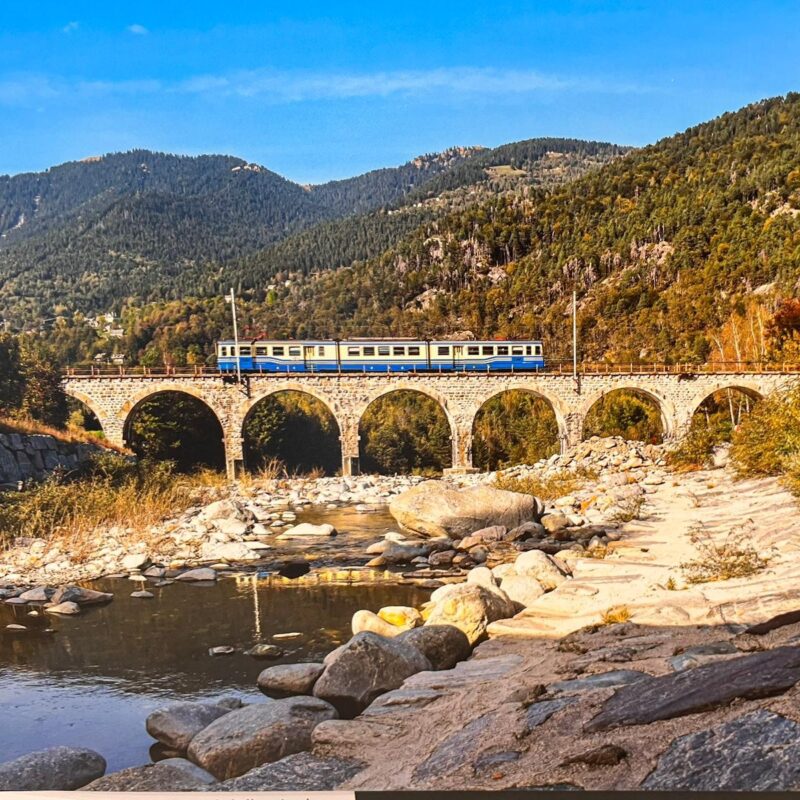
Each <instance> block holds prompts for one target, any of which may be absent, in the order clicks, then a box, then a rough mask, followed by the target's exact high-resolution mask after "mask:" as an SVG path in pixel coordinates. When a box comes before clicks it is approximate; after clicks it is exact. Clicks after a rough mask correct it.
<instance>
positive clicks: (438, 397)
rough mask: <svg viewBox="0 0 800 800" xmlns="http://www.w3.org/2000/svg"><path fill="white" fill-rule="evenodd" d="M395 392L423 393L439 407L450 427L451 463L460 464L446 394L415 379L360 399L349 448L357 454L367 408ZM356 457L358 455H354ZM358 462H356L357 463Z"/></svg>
mask: <svg viewBox="0 0 800 800" xmlns="http://www.w3.org/2000/svg"><path fill="white" fill-rule="evenodd" d="M397 392H414V393H416V394H421V395H424V396H425V397H428V398H429V399H431V400H433V401H434V402H435V403H436V404H437V405H438V406H439V408H440V409H441V410H442V412H443V413H444V416H445V419H446V420H447V425H448V427H449V428H450V444H451V459H452V460H451V463H452V464H453V466H454V467H455V466H457V465H459V464H460V461H461V460H460V458H459V453H460V434H461V431H460V430H459V426H458V424H457V421H456V418H455V416H454V415H453V411H452V409H451V408H450V403H449V402H448V398H447V396H446V395H444V394H441V393H440V392H437V391H436V390H435V389H432V388H431V387H430V386H428V385H426V384H424V383H422V382H419V383H418V382H416V381H403V380H401V381H397V382H396V383H392V384H391V385H389V386H384V387H382V388H379V389H376V390H375V391H372V392H370V393H369V394H368V395H367V397H366V398H365V399H364V400H362V402H361V403H359V405H358V406H357V408H356V409H355V410H354V412H353V415H352V422H353V424H352V426H351V429H350V433H351V436H352V435H353V434H354V435H355V441H354V442H352V441H351V442H348V445H349V446H350V448H352V446H353V444H354V445H355V453H356V454H358V453H359V452H360V451H359V444H360V440H361V435H360V433H359V430H360V427H361V420H362V419H363V417H364V414H365V413H366V411H367V409H368V408H369V407H370V406H371V405H372V404H373V403H374V402H375V401H376V400H380V399H381V398H382V397H386V396H387V395H390V394H395V393H397ZM344 447H345V444H344V442H343V446H342V452H343V453H344ZM356 458H358V455H357V456H356ZM357 463H358V462H356V464H357Z"/></svg>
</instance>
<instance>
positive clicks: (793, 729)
mask: <svg viewBox="0 0 800 800" xmlns="http://www.w3.org/2000/svg"><path fill="white" fill-rule="evenodd" d="M642 788H644V789H655V790H667V791H669V790H684V791H692V792H702V791H708V792H711V791H714V792H718V791H730V792H769V791H783V792H789V791H796V790H798V789H800V725H798V724H797V723H796V722H793V721H792V720H789V719H787V718H786V717H782V716H780V715H779V714H774V713H772V712H771V711H767V710H766V709H759V710H758V711H753V712H751V713H749V714H744V715H743V716H741V717H737V718H736V719H733V720H731V721H730V722H725V723H723V724H721V725H715V726H714V727H712V728H708V729H707V730H704V731H699V732H698V733H691V734H688V735H686V736H679V737H678V738H677V739H674V740H673V741H672V744H670V746H669V748H668V749H667V751H666V752H665V753H664V754H663V755H662V756H661V757H660V758H659V760H658V764H657V765H656V768H655V769H654V770H653V771H652V772H651V773H650V774H649V775H648V776H647V778H646V779H645V781H644V782H643V783H642Z"/></svg>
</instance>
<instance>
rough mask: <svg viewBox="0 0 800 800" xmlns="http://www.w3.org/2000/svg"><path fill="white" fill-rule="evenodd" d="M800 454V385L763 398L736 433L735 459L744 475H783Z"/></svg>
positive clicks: (733, 462)
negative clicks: (783, 392) (782, 392)
mask: <svg viewBox="0 0 800 800" xmlns="http://www.w3.org/2000/svg"><path fill="white" fill-rule="evenodd" d="M798 456H800V387H796V388H794V389H792V390H791V391H789V392H786V393H785V394H776V395H771V396H770V397H767V398H765V399H764V400H762V401H761V402H759V403H758V404H757V405H756V406H755V408H754V409H753V411H752V412H751V413H750V414H749V415H748V416H747V417H746V418H745V419H744V421H743V422H742V424H741V425H740V427H739V429H738V430H737V431H736V432H735V433H734V435H733V445H732V447H731V462H732V464H733V466H734V469H735V470H736V473H737V474H738V475H739V476H740V477H755V476H759V475H782V474H784V473H785V472H787V470H789V469H792V470H794V469H795V467H794V464H795V463H796V460H797V457H798Z"/></svg>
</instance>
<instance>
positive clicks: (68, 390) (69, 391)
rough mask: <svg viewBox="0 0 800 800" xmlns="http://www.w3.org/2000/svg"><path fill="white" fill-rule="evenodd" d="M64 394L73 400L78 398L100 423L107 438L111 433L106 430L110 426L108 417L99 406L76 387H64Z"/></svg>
mask: <svg viewBox="0 0 800 800" xmlns="http://www.w3.org/2000/svg"><path fill="white" fill-rule="evenodd" d="M64 394H66V395H67V397H71V398H72V399H73V400H78V401H79V402H81V403H83V404H84V405H85V406H86V408H88V409H89V411H91V412H92V414H94V415H95V417H96V418H97V421H98V422H99V423H100V427H101V428H102V430H103V435H104V436H105V437H106V438H109V437H110V436H111V435H112V433H113V432H112V431H109V430H107V428H110V427H111V426H110V425H109V420H108V418H107V417H105V416H104V414H103V412H102V411H101V410H100V406H99V405H98V404H97V403H95V401H94V399H93V398H91V397H90V396H89V395H88V394H85V393H84V392H81V391H79V390H78V389H73V388H72V387H71V386H65V387H64Z"/></svg>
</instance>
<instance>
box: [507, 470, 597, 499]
mask: <svg viewBox="0 0 800 800" xmlns="http://www.w3.org/2000/svg"><path fill="white" fill-rule="evenodd" d="M596 477H597V473H596V472H593V471H591V470H586V469H584V470H575V471H570V470H566V469H562V470H559V471H558V472H555V473H553V474H552V475H548V476H546V477H545V476H537V475H525V476H516V475H504V474H503V473H502V472H501V473H500V474H498V475H497V477H496V478H495V480H494V485H495V487H496V488H497V489H505V490H506V491H508V492H519V493H520V494H532V495H533V496H534V497H538V498H539V499H541V500H555V499H556V498H558V497H564V495H567V494H571V493H572V492H576V491H578V490H579V489H581V488H583V486H584V485H585V484H586V483H587V482H588V481H591V480H594V479H595V478H596Z"/></svg>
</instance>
